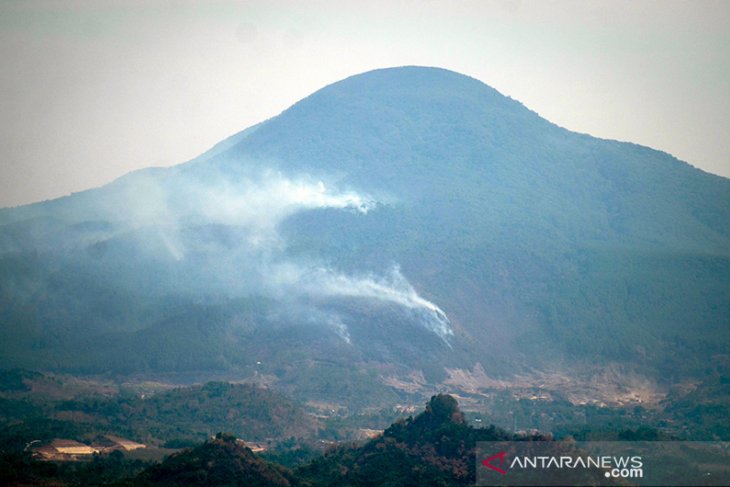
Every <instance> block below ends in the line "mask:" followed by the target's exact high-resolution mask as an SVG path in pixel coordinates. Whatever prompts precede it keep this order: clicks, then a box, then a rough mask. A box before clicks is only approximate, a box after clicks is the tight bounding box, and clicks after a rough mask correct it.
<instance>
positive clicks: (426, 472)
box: [296, 394, 537, 486]
mask: <svg viewBox="0 0 730 487" xmlns="http://www.w3.org/2000/svg"><path fill="white" fill-rule="evenodd" d="M513 439H514V437H513V436H512V435H511V434H508V433H507V432H505V431H502V430H499V429H496V428H494V427H493V426H492V427H490V428H487V429H474V428H472V427H471V426H469V425H468V424H466V422H465V421H464V418H463V415H462V413H461V411H460V410H459V406H458V403H457V402H456V400H455V399H454V398H453V397H451V396H449V395H446V394H439V395H436V396H433V397H432V398H431V400H430V401H429V403H428V404H427V405H426V410H425V411H424V412H422V413H420V414H419V415H418V416H416V417H415V418H413V417H409V418H407V419H405V420H400V421H398V422H396V423H394V424H393V425H392V426H391V427H390V428H388V429H386V430H385V431H384V432H383V435H382V436H381V437H379V438H376V439H373V440H370V441H369V442H367V443H366V444H365V445H363V446H361V447H351V446H350V447H348V446H341V447H339V448H338V449H336V450H334V451H332V452H330V453H328V454H327V455H325V456H324V457H322V458H320V459H317V460H315V461H314V462H312V463H311V464H309V465H306V466H304V467H301V468H299V469H297V470H296V475H297V477H299V478H301V479H303V480H304V481H305V482H308V483H307V484H305V485H317V486H320V485H321V486H325V485H328V486H335V485H340V486H356V485H362V486H365V485H434V486H435V485H474V482H476V471H475V468H476V457H475V448H476V442H478V441H509V440H513ZM535 439H537V438H535Z"/></svg>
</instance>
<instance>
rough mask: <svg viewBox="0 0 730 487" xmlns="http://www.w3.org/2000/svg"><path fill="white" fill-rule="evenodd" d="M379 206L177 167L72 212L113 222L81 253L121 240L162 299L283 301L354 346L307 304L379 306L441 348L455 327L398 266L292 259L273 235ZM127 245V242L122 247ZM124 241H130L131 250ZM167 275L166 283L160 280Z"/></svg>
mask: <svg viewBox="0 0 730 487" xmlns="http://www.w3.org/2000/svg"><path fill="white" fill-rule="evenodd" d="M196 171H197V172H196ZM203 171H205V172H203ZM382 204H383V203H379V202H378V201H376V200H375V199H374V198H372V197H371V196H369V195H367V194H363V193H361V192H358V191H355V190H353V189H349V188H339V187H338V185H337V183H336V181H327V179H326V178H314V177H311V176H310V175H306V174H304V175H296V176H291V175H285V174H283V173H281V172H279V171H274V170H263V171H259V170H245V169H240V168H239V169H238V170H237V171H236V172H235V174H233V175H232V174H231V173H223V172H222V171H221V172H216V171H215V170H214V169H213V168H211V167H210V166H206V167H205V168H202V169H201V168H198V169H196V168H193V170H192V171H188V170H185V169H184V167H182V166H181V167H180V168H172V169H170V170H167V171H140V172H138V173H134V174H130V175H129V176H127V177H125V178H122V180H119V181H117V182H115V183H114V184H112V185H110V187H107V188H104V190H103V191H101V192H100V193H99V198H98V199H97V200H95V201H94V209H93V210H88V211H87V210H83V211H87V213H86V214H83V213H82V212H81V211H82V210H78V208H77V209H75V210H74V211H79V213H78V214H75V215H73V216H74V218H75V219H76V220H77V221H81V222H83V221H92V220H94V221H100V220H103V221H106V222H110V223H109V226H108V228H107V227H106V226H105V227H104V229H105V231H104V232H96V233H90V232H88V231H87V232H86V233H83V234H82V233H80V232H78V231H77V232H76V233H75V234H74V235H75V237H76V238H77V245H78V246H79V247H80V248H87V247H90V246H92V245H93V244H94V243H100V242H104V243H105V245H106V242H107V241H114V240H115V239H116V241H117V242H122V243H119V244H118V245H119V246H121V247H120V248H122V250H119V251H118V254H117V259H118V262H119V263H120V264H121V265H125V266H126V265H127V264H128V263H130V261H129V259H130V258H131V259H138V257H135V254H134V253H130V252H137V253H138V254H136V255H137V256H139V255H144V256H146V257H151V260H141V261H143V262H147V263H149V266H150V267H149V268H145V272H149V273H150V274H155V275H158V276H159V277H158V278H157V282H158V286H159V287H160V289H161V293H163V294H164V293H165V292H173V293H179V292H199V293H200V294H211V293H218V292H224V293H228V294H229V295H232V296H240V295H253V294H259V295H263V296H266V297H271V298H274V299H278V300H280V301H282V302H284V301H286V302H287V303H288V304H291V305H292V306H293V307H296V308H298V309H299V311H298V312H297V316H299V317H301V319H302V320H303V321H306V322H317V323H321V324H323V325H324V326H326V327H328V328H329V329H331V330H332V331H333V332H334V333H336V334H337V335H338V336H339V337H340V338H341V339H342V340H343V341H345V342H346V343H351V341H352V339H351V336H350V333H349V329H348V326H347V324H346V322H345V321H346V320H347V319H348V318H347V316H344V317H343V316H341V315H339V314H337V313H335V312H332V311H330V310H324V309H319V308H317V307H316V306H315V305H312V304H311V303H312V302H314V301H318V300H319V301H322V300H323V299H326V298H345V299H361V300H371V301H377V302H382V303H388V304H393V305H396V306H398V307H401V308H403V309H405V310H408V311H409V314H410V315H411V316H412V318H413V319H414V320H415V321H416V322H418V323H420V324H421V325H422V326H423V327H424V329H426V330H428V331H429V332H432V333H434V334H436V335H437V336H438V337H439V338H441V339H442V340H443V341H444V342H445V343H447V344H448V339H449V337H451V336H453V331H452V329H451V324H450V322H449V319H448V318H447V317H446V314H445V313H444V312H443V310H442V309H441V308H439V307H438V306H437V305H436V304H434V303H432V302H431V301H428V300H427V299H424V298H423V297H421V296H420V295H419V294H418V293H417V292H416V290H415V289H414V288H413V286H412V285H411V283H410V282H409V281H408V280H407V279H406V277H405V276H404V275H403V274H402V273H401V270H400V268H399V267H398V266H397V265H394V266H393V267H392V268H391V269H390V270H389V271H388V272H386V273H384V274H382V275H377V274H367V275H347V274H345V273H343V272H341V271H339V270H337V269H334V268H332V267H330V266H327V265H325V264H324V263H323V262H321V261H315V262H302V259H296V258H294V257H291V255H290V253H288V252H287V242H286V241H285V239H284V238H283V237H282V236H281V235H280V233H279V232H278V228H279V226H280V224H281V223H282V222H283V221H284V220H286V219H287V218H290V217H291V216H293V215H296V214H298V213H302V212H306V211H312V210H318V209H335V210H341V211H345V212H350V213H351V214H352V217H353V218H357V217H359V216H361V215H364V214H367V213H368V212H370V211H373V210H376V209H377V207H378V205H382ZM79 208H81V206H79ZM84 208H85V207H84ZM91 214H93V217H92V216H90V215H91ZM69 215H70V213H69ZM79 228H80V227H79ZM92 238H98V239H99V240H98V242H94V241H90V240H89V239H92ZM45 240H48V239H47V238H46V239H45ZM129 241H132V242H133V244H128V243H124V242H129ZM124 245H134V247H133V250H132V251H130V250H128V247H124ZM124 249H127V250H124ZM110 252H113V251H110ZM153 262H158V263H159V265H160V266H161V267H159V269H158V268H155V267H154V265H157V264H153ZM144 265H147V264H144ZM165 266H168V267H165ZM170 269H173V271H170ZM158 270H166V271H167V273H166V274H165V273H164V272H157V271H158ZM165 275H167V276H172V277H168V278H167V279H168V281H164V282H163V278H165V277H164V276H165ZM165 286H167V287H168V288H165ZM170 286H172V288H170ZM292 309H293V308H292ZM302 310H306V312H303V311H302Z"/></svg>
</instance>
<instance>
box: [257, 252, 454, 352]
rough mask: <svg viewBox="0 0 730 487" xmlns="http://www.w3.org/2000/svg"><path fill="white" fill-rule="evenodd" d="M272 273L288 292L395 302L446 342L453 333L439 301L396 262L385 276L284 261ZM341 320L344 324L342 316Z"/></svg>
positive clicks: (275, 282) (277, 285) (276, 285)
mask: <svg viewBox="0 0 730 487" xmlns="http://www.w3.org/2000/svg"><path fill="white" fill-rule="evenodd" d="M270 276H271V284H272V285H273V286H274V288H275V289H279V290H286V292H288V293H300V294H302V295H305V296H309V297H347V298H359V299H370V300H377V301H382V302H386V303H392V304H396V305H398V306H401V307H403V308H405V309H407V310H410V311H412V312H414V313H415V314H416V317H417V319H418V321H419V323H420V324H421V325H422V326H423V327H424V328H426V329H427V330H429V331H431V332H433V333H435V334H436V335H437V336H438V337H439V338H441V339H442V340H443V341H444V342H445V343H446V344H448V343H449V338H450V337H451V336H453V335H454V331H453V329H452V328H451V322H450V321H449V319H448V317H447V316H446V313H444V311H443V310H442V309H441V308H439V307H438V306H437V305H436V304H434V303H432V302H431V301H428V300H427V299H424V298H423V297H421V296H420V295H419V294H418V293H417V292H416V290H415V289H414V288H413V286H412V285H411V283H410V282H408V280H407V279H406V278H405V277H404V276H403V274H402V273H401V271H400V268H399V267H398V266H397V265H394V266H393V267H392V268H391V269H390V271H389V272H388V273H387V274H385V275H383V276H377V275H373V274H369V275H366V276H348V275H345V274H342V273H339V272H336V271H334V270H332V269H329V268H326V267H322V266H316V267H309V268H306V267H302V266H299V265H296V264H293V263H284V264H280V265H278V266H277V267H276V269H275V270H274V272H272V273H271V275H270ZM338 320H339V318H338ZM339 323H341V324H342V326H345V325H344V323H342V321H341V320H339Z"/></svg>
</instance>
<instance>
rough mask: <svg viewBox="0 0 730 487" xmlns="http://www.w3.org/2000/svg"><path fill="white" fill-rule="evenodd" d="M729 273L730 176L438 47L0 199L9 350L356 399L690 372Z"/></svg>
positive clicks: (3, 317) (659, 378)
mask: <svg viewBox="0 0 730 487" xmlns="http://www.w3.org/2000/svg"><path fill="white" fill-rule="evenodd" d="M728 290H730V180H728V179H725V178H722V177H719V176H714V175H711V174H707V173H705V172H702V171H700V170H698V169H696V168H694V167H692V166H690V165H689V164H687V163H685V162H682V161H679V160H677V159H676V158H674V157H672V156H671V155H669V154H666V153H663V152H660V151H657V150H653V149H650V148H647V147H641V146H637V145H635V144H629V143H622V142H616V141H610V140H602V139H597V138H594V137H591V136H589V135H584V134H577V133H574V132H570V131H568V130H565V129H563V128H561V127H558V126H556V125H554V124H552V123H550V122H549V121H547V120H545V119H543V118H541V117H539V116H538V115H537V114H536V113H534V112H532V111H530V110H529V109H528V108H526V107H524V106H523V105H521V104H520V103H519V102H517V101H515V100H512V99H510V98H508V97H505V96H503V95H501V94H500V93H498V92H497V91H496V90H494V89H492V88H490V87H489V86H487V85H485V84H483V83H482V82H480V81H478V80H475V79H473V78H469V77H467V76H463V75H461V74H458V73H454V72H451V71H446V70H443V69H437V68H422V67H403V68H392V69H383V70H376V71H371V72H368V73H364V74H361V75H357V76H353V77H351V78H348V79H345V80H343V81H340V82H337V83H334V84H332V85H330V86H327V87H325V88H323V89H321V90H320V91H318V92H316V93H314V94H312V95H311V96H309V97H307V98H305V99H304V100H302V101H300V102H299V103H297V104H295V105H294V106H292V107H291V108H289V109H288V110H286V111H284V112H283V113H282V114H280V115H278V116H276V117H274V118H272V119H270V120H267V121H265V122H263V123H261V124H259V125H256V126H255V127H252V128H250V129H248V130H246V131H244V132H241V133H240V134H237V135H235V136H233V137H231V138H230V139H228V140H226V141H224V142H222V143H221V144H219V145H218V146H216V147H214V148H213V149H211V151H209V152H207V153H205V154H203V155H201V156H200V157H199V158H197V159H195V160H193V161H189V162H187V163H185V164H181V165H179V166H175V167H172V168H169V169H150V170H143V171H137V172H135V173H131V174H129V175H127V176H125V177H122V178H120V179H118V180H117V181H115V182H113V183H111V184H109V185H106V186H104V187H102V188H98V189H93V190H89V191H85V192H81V193H77V194H74V195H71V196H69V197H65V198H60V199H57V200H53V201H47V202H42V203H36V204H33V205H27V206H23V207H19V208H13V209H4V210H0V365H2V366H8V367H10V366H13V367H17V366H22V367H26V368H32V369H42V370H60V371H68V372H76V373H111V374H131V373H138V374H139V373H141V374H145V373H154V372H160V371H164V372H177V373H200V372H206V371H207V372H210V371H216V372H223V373H229V374H231V375H232V376H234V377H257V376H266V377H269V378H270V380H271V381H272V383H274V384H276V387H281V388H284V389H286V390H287V391H290V392H292V393H294V394H297V395H298V396H299V397H302V398H307V399H315V400H320V401H351V403H352V404H355V403H357V404H359V405H360V406H368V405H372V404H382V403H385V402H390V403H394V402H397V401H399V400H402V399H403V398H404V397H406V398H409V397H411V396H409V394H411V393H410V392H404V391H409V390H410V391H417V392H418V393H420V394H427V393H428V391H431V390H433V389H432V388H433V387H435V386H437V385H438V384H442V383H444V382H445V381H451V382H449V383H450V384H451V385H452V386H453V387H464V388H471V389H474V388H476V389H479V388H480V387H488V386H489V384H494V383H495V381H496V380H502V379H505V380H507V381H509V380H511V379H513V378H514V377H516V376H520V377H523V378H525V377H534V382H535V383H540V382H542V381H543V380H544V377H543V376H541V377H542V378H538V377H537V375H539V374H542V373H554V374H558V375H559V377H560V378H561V379H560V380H561V382H560V383H561V384H570V383H573V382H575V381H577V380H578V379H579V377H578V376H579V375H580V374H587V375H589V376H590V375H591V374H600V373H602V372H601V371H602V370H603V369H605V368H608V369H610V370H612V371H616V370H618V371H619V372H618V373H616V374H615V375H616V377H617V379H616V380H618V381H621V377H628V376H629V375H630V376H631V377H634V378H635V377H637V376H641V378H643V379H642V380H646V381H649V382H654V383H660V384H661V383H668V382H672V381H682V380H689V379H692V378H696V377H698V376H702V375H703V374H704V370H705V366H704V365H705V362H706V360H707V357H710V356H715V357H727V355H728V344H729V343H730V299H729V298H730V294H729V291H728ZM454 371H456V372H454ZM477 371H480V372H478V373H477ZM469 374H471V375H469ZM466 375H469V377H467V379H465V380H466V382H468V384H466V385H465V382H464V381H463V380H462V382H461V383H458V380H456V379H455V378H454V377H457V376H458V377H465V376H466ZM413 377H417V378H418V380H413V379H412V378H413ZM564 377H567V379H566V380H563V378H564ZM583 379H585V378H583ZM581 380H582V379H581ZM585 380H587V381H589V382H590V381H591V379H590V377H589V378H587V379H585ZM637 380H638V379H637ZM399 381H400V382H399ZM404 381H409V384H410V385H407V386H403V387H400V388H398V387H393V384H396V383H401V384H402V383H403V382H404ZM593 382H594V383H595V381H593Z"/></svg>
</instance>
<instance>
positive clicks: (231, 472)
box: [133, 434, 298, 487]
mask: <svg viewBox="0 0 730 487" xmlns="http://www.w3.org/2000/svg"><path fill="white" fill-rule="evenodd" d="M292 480H293V479H292V475H291V473H290V472H289V471H287V470H286V469H285V468H283V467H279V466H277V465H273V464H268V463H266V462H264V461H263V460H261V459H259V458H257V457H256V456H255V455H254V454H253V453H252V452H251V450H249V449H248V448H246V447H245V446H243V445H242V444H241V443H240V442H238V441H237V440H236V438H235V436H229V435H225V434H218V435H217V436H216V438H215V439H212V440H209V441H207V442H205V443H204V444H203V445H201V446H198V447H196V448H193V449H192V450H188V451H185V452H182V453H178V454H175V455H172V456H171V457H169V458H167V459H166V460H165V461H164V462H162V463H161V464H159V465H155V466H152V467H150V468H148V469H147V470H145V471H144V472H142V473H141V474H140V475H139V476H138V477H137V478H136V479H134V482H133V485H140V486H142V485H155V486H189V485H190V486H195V485H199V486H201V487H202V486H224V485H225V486H241V487H243V486H245V487H256V486H261V487H269V486H272V487H277V486H281V487H288V486H290V485H298V484H297V483H292Z"/></svg>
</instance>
